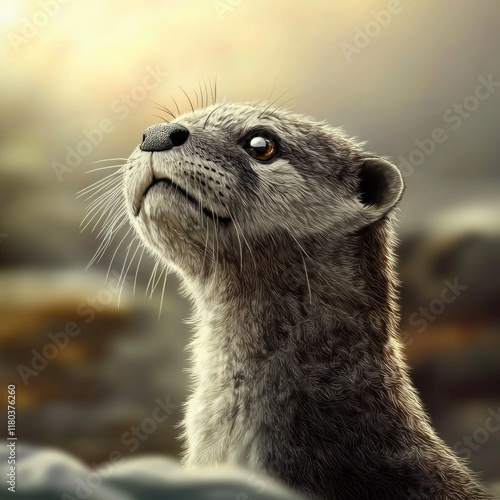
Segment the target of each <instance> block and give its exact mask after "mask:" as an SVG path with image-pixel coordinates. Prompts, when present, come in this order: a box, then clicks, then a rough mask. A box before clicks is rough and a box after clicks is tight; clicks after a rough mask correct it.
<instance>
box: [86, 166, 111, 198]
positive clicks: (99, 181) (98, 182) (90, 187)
mask: <svg viewBox="0 0 500 500" xmlns="http://www.w3.org/2000/svg"><path fill="white" fill-rule="evenodd" d="M118 173H119V172H113V173H112V174H109V175H107V176H106V177H104V178H102V179H100V180H98V181H97V182H94V183H93V184H91V185H90V186H88V187H86V188H85V189H80V191H78V196H77V197H80V196H81V195H83V194H85V193H87V192H90V191H93V190H94V187H99V186H102V184H103V183H104V182H105V181H106V180H109V179H111V178H113V177H115V176H116V175H118Z"/></svg>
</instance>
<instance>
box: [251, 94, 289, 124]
mask: <svg viewBox="0 0 500 500" xmlns="http://www.w3.org/2000/svg"><path fill="white" fill-rule="evenodd" d="M292 89H293V87H290V88H288V89H287V90H285V92H283V93H282V94H281V95H279V96H278V97H277V98H276V99H275V100H274V101H272V102H271V103H270V104H269V105H268V106H267V107H266V108H264V111H262V113H260V115H259V116H258V118H261V117H262V115H263V114H264V113H265V112H266V111H267V110H268V109H269V108H270V107H271V106H272V105H273V104H274V103H275V102H276V101H279V100H280V99H281V98H282V97H283V96H284V95H286V94H288V92H290V90H292Z"/></svg>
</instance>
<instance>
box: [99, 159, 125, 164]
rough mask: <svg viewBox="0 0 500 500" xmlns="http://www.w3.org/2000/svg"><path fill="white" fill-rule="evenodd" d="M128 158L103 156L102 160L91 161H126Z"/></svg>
mask: <svg viewBox="0 0 500 500" xmlns="http://www.w3.org/2000/svg"><path fill="white" fill-rule="evenodd" d="M127 160H128V158H104V159H102V160H95V161H93V162H92V163H103V162H105V161H127Z"/></svg>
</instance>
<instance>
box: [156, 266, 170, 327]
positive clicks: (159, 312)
mask: <svg viewBox="0 0 500 500" xmlns="http://www.w3.org/2000/svg"><path fill="white" fill-rule="evenodd" d="M167 276H168V267H167V266H165V277H164V278H163V288H162V290H161V298H160V310H159V311H158V319H160V317H161V308H162V306H163V297H164V296H165V285H166V284H167Z"/></svg>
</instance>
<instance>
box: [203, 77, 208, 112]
mask: <svg viewBox="0 0 500 500" xmlns="http://www.w3.org/2000/svg"><path fill="white" fill-rule="evenodd" d="M203 86H204V87H205V97H206V98H205V100H206V103H207V106H208V99H209V97H208V90H207V81H206V80H205V78H203Z"/></svg>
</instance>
